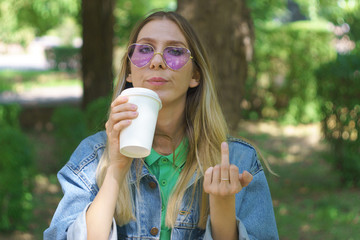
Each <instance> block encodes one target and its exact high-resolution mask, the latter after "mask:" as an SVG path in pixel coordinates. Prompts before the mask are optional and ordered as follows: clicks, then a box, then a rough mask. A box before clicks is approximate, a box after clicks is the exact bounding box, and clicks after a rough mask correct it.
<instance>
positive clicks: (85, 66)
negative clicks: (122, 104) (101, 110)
mask: <svg viewBox="0 0 360 240" xmlns="http://www.w3.org/2000/svg"><path fill="white" fill-rule="evenodd" d="M81 7H82V26H83V33H82V35H83V46H82V52H81V54H82V79H83V91H84V94H83V102H82V105H83V108H85V107H86V106H87V105H88V104H89V103H90V102H92V101H93V100H95V99H97V98H99V97H104V96H108V95H109V94H110V92H111V90H112V81H113V72H112V61H113V45H114V44H113V40H114V15H113V12H114V7H115V0H91V1H90V0H83V1H82V5H81Z"/></svg>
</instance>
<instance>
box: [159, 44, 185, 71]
mask: <svg viewBox="0 0 360 240" xmlns="http://www.w3.org/2000/svg"><path fill="white" fill-rule="evenodd" d="M163 56H164V59H165V61H166V64H167V65H168V66H169V68H171V69H173V70H178V69H180V68H182V67H183V66H184V65H185V64H186V63H187V62H188V61H189V59H190V56H191V53H190V51H189V50H188V49H186V48H182V47H167V48H165V49H164V52H163Z"/></svg>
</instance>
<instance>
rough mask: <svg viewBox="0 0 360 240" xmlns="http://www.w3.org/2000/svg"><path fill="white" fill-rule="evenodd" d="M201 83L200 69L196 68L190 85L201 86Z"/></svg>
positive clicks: (191, 86)
mask: <svg viewBox="0 0 360 240" xmlns="http://www.w3.org/2000/svg"><path fill="white" fill-rule="evenodd" d="M199 84H200V73H199V71H197V70H196V71H195V72H194V74H193V77H192V79H191V80H190V85H189V87H190V88H194V87H197V86H199Z"/></svg>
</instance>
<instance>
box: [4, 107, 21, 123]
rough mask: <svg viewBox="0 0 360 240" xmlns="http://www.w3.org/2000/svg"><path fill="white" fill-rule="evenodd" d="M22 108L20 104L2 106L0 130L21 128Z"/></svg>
mask: <svg viewBox="0 0 360 240" xmlns="http://www.w3.org/2000/svg"><path fill="white" fill-rule="evenodd" d="M20 111H21V107H20V105H19V104H5V105H0V128H2V127H5V126H10V127H13V128H19V126H20V124H19V117H18V116H19V113H20Z"/></svg>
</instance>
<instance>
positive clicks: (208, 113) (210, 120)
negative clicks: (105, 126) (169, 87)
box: [96, 11, 228, 228]
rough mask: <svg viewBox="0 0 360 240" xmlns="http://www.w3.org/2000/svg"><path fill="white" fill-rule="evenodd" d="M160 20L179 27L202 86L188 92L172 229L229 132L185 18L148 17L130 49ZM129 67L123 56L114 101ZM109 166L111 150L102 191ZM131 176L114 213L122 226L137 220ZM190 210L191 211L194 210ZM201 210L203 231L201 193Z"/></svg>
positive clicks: (104, 161) (100, 172) (100, 173)
mask: <svg viewBox="0 0 360 240" xmlns="http://www.w3.org/2000/svg"><path fill="white" fill-rule="evenodd" d="M158 19H167V20H171V21H173V22H174V23H175V24H176V25H177V26H178V27H179V29H180V30H181V32H182V33H183V35H184V36H185V39H186V40H187V43H188V46H189V50H190V51H191V53H192V56H193V64H194V71H198V73H199V74H200V82H199V85H198V86H197V87H195V88H189V90H188V92H187V99H186V106H185V123H184V124H185V136H186V137H187V138H188V143H189V144H188V146H189V147H188V156H187V159H186V162H185V165H184V168H183V169H182V171H181V173H180V175H179V178H178V180H177V183H176V186H175V188H174V191H173V192H172V194H171V196H170V198H169V201H168V206H167V213H166V220H165V221H166V225H167V226H168V227H171V228H173V227H174V225H175V221H176V217H177V215H178V213H179V211H180V204H181V202H182V199H183V196H184V194H185V190H186V187H187V184H188V183H189V181H190V180H191V179H192V177H193V176H194V174H195V175H196V178H195V179H196V180H195V183H194V188H193V189H194V190H193V193H192V194H193V196H194V195H195V189H202V186H201V185H199V184H200V183H201V182H202V181H201V180H202V176H203V175H204V171H205V170H206V169H207V168H209V167H210V166H215V165H216V164H219V163H220V160H221V152H220V145H221V142H223V141H226V135H227V133H228V129H227V126H226V122H225V119H224V116H223V113H222V111H221V108H220V105H219V102H218V99H217V95H216V90H215V86H214V80H213V75H212V72H211V70H210V65H209V61H208V58H207V56H206V52H205V50H204V48H203V46H202V44H201V43H200V41H199V39H198V37H197V36H196V34H195V31H194V30H193V29H192V27H191V26H190V24H189V23H188V22H187V21H186V20H185V19H184V18H183V17H182V16H180V15H179V14H177V13H175V12H163V11H160V12H155V13H153V14H151V15H149V16H148V17H147V18H145V19H144V20H143V21H141V22H140V23H139V24H138V25H137V27H135V28H134V30H133V32H132V34H131V36H130V41H129V43H128V45H130V44H132V43H135V42H136V40H137V37H138V34H139V32H140V30H141V29H142V28H143V27H144V26H145V25H146V24H147V23H148V22H150V21H152V20H158ZM129 65H130V63H129V60H128V58H127V55H126V54H124V56H123V59H122V65H121V70H120V73H119V79H118V82H117V86H116V88H115V91H114V94H113V100H114V99H115V98H116V97H117V96H118V95H119V94H120V92H121V91H122V90H124V89H125V85H126V77H127V76H128V74H129V73H130V67H129ZM108 163H109V158H108V147H106V148H105V151H104V154H103V155H102V157H101V159H100V162H99V165H98V169H97V172H96V176H97V177H96V178H97V183H98V186H99V187H100V186H101V185H102V183H103V180H104V177H105V174H106V169H107V166H108ZM129 176H130V171H129V173H128V176H127V178H126V179H125V181H124V184H123V186H122V187H121V189H120V194H119V197H118V200H117V204H116V209H115V219H116V221H117V224H119V225H120V226H121V225H124V224H126V223H128V222H130V221H131V220H134V219H135V217H134V214H133V211H132V209H133V205H132V204H133V203H132V196H131V189H130V185H129ZM138 181H139V179H138ZM138 183H139V182H138ZM198 186H199V188H198ZM191 204H192V203H191ZM191 204H190V205H191ZM188 207H189V208H190V207H191V206H188ZM199 207H200V218H199V222H198V226H199V227H200V228H205V225H206V220H207V216H208V214H209V203H208V195H207V194H206V193H205V192H204V191H202V194H201V201H200V206H199ZM182 210H183V209H182Z"/></svg>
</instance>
